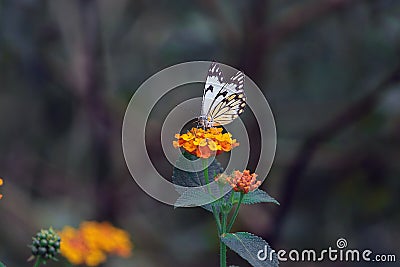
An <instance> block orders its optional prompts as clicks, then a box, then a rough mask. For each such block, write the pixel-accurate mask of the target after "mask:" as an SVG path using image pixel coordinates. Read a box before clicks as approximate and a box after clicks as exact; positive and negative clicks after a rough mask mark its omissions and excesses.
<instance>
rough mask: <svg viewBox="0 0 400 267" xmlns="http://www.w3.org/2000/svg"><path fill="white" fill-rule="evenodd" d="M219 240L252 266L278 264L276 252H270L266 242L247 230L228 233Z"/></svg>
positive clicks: (261, 266) (272, 266) (265, 266)
mask: <svg viewBox="0 0 400 267" xmlns="http://www.w3.org/2000/svg"><path fill="white" fill-rule="evenodd" d="M221 241H222V242H224V244H225V245H227V246H228V247H229V248H230V249H231V250H233V251H235V252H236V253H237V254H239V255H240V256H241V257H242V258H243V259H245V260H247V261H248V262H249V263H250V264H251V265H252V266H255V267H277V266H279V262H278V257H277V255H276V253H275V252H274V253H272V249H271V247H270V246H269V245H268V243H267V242H266V241H265V240H263V239H262V238H261V237H259V236H256V235H253V234H250V233H247V232H237V233H228V234H224V235H222V236H221ZM270 256H271V257H270ZM264 257H265V258H264Z"/></svg>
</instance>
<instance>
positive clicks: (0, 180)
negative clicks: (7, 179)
mask: <svg viewBox="0 0 400 267" xmlns="http://www.w3.org/2000/svg"><path fill="white" fill-rule="evenodd" d="M2 185H3V179H1V178H0V186H2ZM2 198H3V195H2V194H0V199H2Z"/></svg>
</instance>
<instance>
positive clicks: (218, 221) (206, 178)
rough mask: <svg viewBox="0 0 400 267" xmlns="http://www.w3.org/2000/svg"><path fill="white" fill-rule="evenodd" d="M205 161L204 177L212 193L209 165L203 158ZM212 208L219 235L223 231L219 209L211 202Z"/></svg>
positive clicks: (203, 160) (209, 191) (203, 161)
mask: <svg viewBox="0 0 400 267" xmlns="http://www.w3.org/2000/svg"><path fill="white" fill-rule="evenodd" d="M202 163H203V168H204V179H205V181H206V185H207V189H208V193H209V194H210V195H211V189H210V185H209V183H210V179H209V178H208V166H207V163H208V162H207V159H202ZM211 209H212V212H213V215H214V218H215V222H216V223H217V230H218V235H220V234H221V233H222V228H221V221H220V219H219V213H217V210H216V209H215V206H214V204H213V203H211Z"/></svg>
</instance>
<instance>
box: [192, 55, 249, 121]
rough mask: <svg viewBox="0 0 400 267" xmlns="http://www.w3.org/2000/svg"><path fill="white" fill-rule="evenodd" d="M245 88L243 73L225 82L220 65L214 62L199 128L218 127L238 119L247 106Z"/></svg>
mask: <svg viewBox="0 0 400 267" xmlns="http://www.w3.org/2000/svg"><path fill="white" fill-rule="evenodd" d="M243 87H244V74H243V72H241V71H238V72H237V73H236V74H235V75H234V76H232V77H231V78H230V79H229V81H227V82H225V79H224V76H223V74H222V71H221V69H220V67H219V64H218V63H215V62H213V63H212V64H211V66H210V68H209V70H208V74H207V79H206V84H205V86H204V91H203V101H202V107H201V115H200V117H199V126H201V127H203V128H210V127H216V126H221V125H225V124H228V123H230V122H232V121H233V120H234V119H236V118H237V117H238V116H239V115H240V114H241V113H242V112H243V109H244V107H245V106H246V97H245V94H244V90H243Z"/></svg>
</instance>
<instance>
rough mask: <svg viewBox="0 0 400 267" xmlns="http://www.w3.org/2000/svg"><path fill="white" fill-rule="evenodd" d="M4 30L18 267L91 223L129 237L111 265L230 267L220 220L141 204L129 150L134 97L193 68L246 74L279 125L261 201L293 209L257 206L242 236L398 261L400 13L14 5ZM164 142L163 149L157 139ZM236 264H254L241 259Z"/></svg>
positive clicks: (3, 167)
mask: <svg viewBox="0 0 400 267" xmlns="http://www.w3.org/2000/svg"><path fill="white" fill-rule="evenodd" d="M0 29H1V31H0V82H1V83H0V86H1V87H0V88H1V89H0V124H1V131H0V177H2V178H3V179H4V185H3V186H2V187H0V192H1V193H2V194H3V195H4V197H3V199H2V200H1V201H0V260H1V261H4V262H5V263H6V264H7V265H8V266H29V265H31V264H28V263H26V259H27V258H28V257H29V252H30V250H29V248H28V247H27V244H29V243H30V242H31V236H32V235H33V234H34V233H35V232H36V231H37V230H38V229H40V228H42V227H49V226H53V227H55V228H57V229H61V228H62V227H63V226H64V225H71V226H74V227H77V226H78V225H79V223H80V222H81V221H85V220H92V219H95V220H107V221H110V222H112V223H113V224H114V225H116V226H118V227H121V228H124V229H126V230H128V231H129V232H130V233H131V235H132V240H133V242H134V243H135V249H134V253H133V256H132V257H131V258H130V259H117V258H111V259H110V260H108V261H107V263H106V264H104V266H121V267H122V266H141V267H151V266H166V267H169V266H195V267H196V266H199V267H200V266H217V263H218V243H217V239H216V231H215V226H214V222H213V220H212V216H210V214H209V213H207V212H206V211H204V210H202V209H200V208H193V209H173V208H172V207H170V206H167V205H164V204H161V203H159V202H157V201H156V200H154V199H152V198H151V197H149V196H148V195H147V194H145V193H144V192H143V191H141V190H140V188H139V187H138V186H137V185H136V184H135V183H134V181H133V179H132V178H131V176H130V174H129V172H128V170H127V167H126V165H125V161H124V158H123V154H122V147H121V127H122V119H123V115H124V112H125V108H126V106H127V103H128V102H129V99H130V97H131V96H132V94H133V93H134V92H135V90H136V88H137V87H138V86H139V85H140V84H141V83H142V82H143V81H145V80H146V79H147V78H148V77H150V76H151V75H152V74H154V73H156V72H157V71H160V70H162V69H163V68H165V67H168V66H171V65H173V64H176V63H181V62H185V61H192V60H215V61H219V62H222V63H225V64H228V65H231V66H234V67H236V68H237V69H241V70H243V71H244V72H245V73H246V75H248V76H249V77H250V78H251V79H252V80H253V81H255V82H256V83H257V84H258V86H259V87H260V88H261V89H262V90H263V92H264V94H265V96H266V98H267V99H268V101H269V103H270V106H271V108H272V110H273V113H274V116H275V119H276V125H277V135H278V145H277V152H276V158H275V161H274V164H273V167H272V169H271V172H270V175H269V177H268V179H267V180H266V182H264V184H263V185H262V188H263V189H265V190H267V191H268V192H269V193H270V194H271V195H272V196H274V197H275V198H276V199H277V200H278V201H279V202H280V203H281V206H273V205H265V204H264V205H255V206H251V207H250V206H246V207H243V209H242V210H241V213H240V215H239V218H238V223H237V224H236V226H235V229H236V230H245V231H249V232H253V233H255V234H257V235H260V236H262V237H263V238H265V239H267V240H268V241H269V242H270V243H271V244H272V246H273V248H275V249H287V250H290V249H292V248H297V249H305V248H315V249H317V250H319V249H324V248H327V247H329V246H332V247H335V246H336V245H335V244H336V240H337V239H338V238H340V237H344V238H346V239H347V240H348V242H349V247H352V248H360V249H365V248H369V249H371V250H373V251H374V252H375V253H383V254H385V253H386V254H396V255H397V259H398V260H399V259H400V248H399V240H400V228H399V224H400V212H399V211H400V210H399V206H398V203H399V201H400V194H399V192H400V179H399V178H400V175H399V174H400V164H399V161H400V67H399V66H400V49H399V48H400V1H396V0H376V1H372V0H370V1H367V0H365V1H362V0H358V1H356V0H303V1H295V0H269V1H267V0H265V1H256V0H251V1H239V0H235V1H228V0H226V1H213V0H206V1H184V0H180V1H145V0H141V1H128V0H113V1H110V0H109V1H107V0H101V1H100V0H99V1H94V0H51V1H39V0H9V1H7V0H2V1H0ZM201 93H202V92H201V91H199V92H198V96H200V95H201ZM245 113H246V112H245ZM246 116H250V115H246V114H244V116H243V117H244V120H246ZM249 120H250V119H249ZM250 121H251V120H250ZM160 123H162V121H161V120H160ZM247 127H248V129H249V131H252V129H253V128H254V129H255V128H256V127H257V126H256V125H254V123H253V124H252V123H249V124H247ZM153 138H154V140H153V141H154V142H152V141H150V142H149V148H150V150H157V149H158V147H157V146H156V144H158V143H159V133H155V134H154V137H153ZM254 138H255V139H256V137H254ZM250 140H252V139H250ZM255 142H256V141H255ZM253 146H254V145H253ZM256 160H257V159H256V158H255V157H254V156H253V157H252V158H251V162H249V166H250V167H251V166H254V164H255V163H254V162H256ZM163 166H164V165H163ZM164 169H165V171H166V172H171V171H172V166H169V165H165V168H164ZM228 262H229V263H230V264H236V265H240V266H248V264H247V263H246V262H245V261H243V260H241V259H240V258H238V256H236V255H235V254H234V253H230V254H228ZM364 264H365V263H358V264H356V263H344V262H342V263H339V262H333V263H332V262H327V261H326V262H322V263H289V262H288V263H281V266H364ZM49 266H59V265H57V264H53V263H52V264H49ZM368 266H397V264H395V263H392V264H390V263H387V264H384V265H383V264H382V263H381V264H377V263H371V264H369V265H368Z"/></svg>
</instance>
